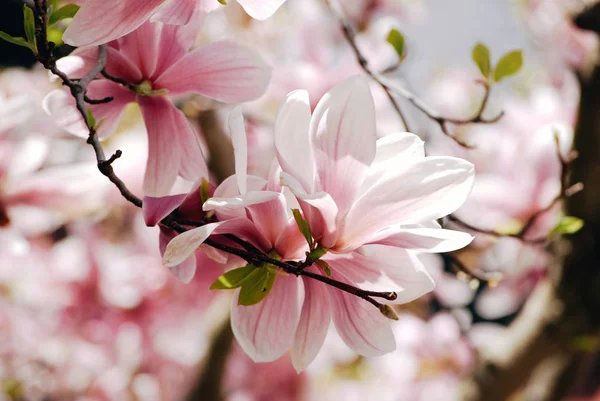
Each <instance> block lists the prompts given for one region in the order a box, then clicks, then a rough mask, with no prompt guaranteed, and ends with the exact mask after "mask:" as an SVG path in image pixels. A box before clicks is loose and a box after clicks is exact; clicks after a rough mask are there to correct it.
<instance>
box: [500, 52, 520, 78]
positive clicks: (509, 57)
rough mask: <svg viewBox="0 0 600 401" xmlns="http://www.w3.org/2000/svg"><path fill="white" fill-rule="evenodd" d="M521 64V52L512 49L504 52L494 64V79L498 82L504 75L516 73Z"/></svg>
mask: <svg viewBox="0 0 600 401" xmlns="http://www.w3.org/2000/svg"><path fill="white" fill-rule="evenodd" d="M522 66H523V52H522V51H521V50H513V51H511V52H508V53H506V54H505V55H504V56H502V58H501V59H500V60H498V64H496V68H495V69H494V81H496V82H500V81H501V80H503V79H504V78H506V77H509V76H511V75H514V74H516V73H517V72H519V70H520V69H521V67H522Z"/></svg>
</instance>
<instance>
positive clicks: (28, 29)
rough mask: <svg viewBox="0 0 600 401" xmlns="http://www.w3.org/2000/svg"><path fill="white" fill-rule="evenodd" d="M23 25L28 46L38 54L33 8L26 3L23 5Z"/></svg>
mask: <svg viewBox="0 0 600 401" xmlns="http://www.w3.org/2000/svg"><path fill="white" fill-rule="evenodd" d="M23 25H24V27H25V36H26V37H27V42H28V43H29V48H30V49H31V51H33V53H34V54H36V55H37V54H38V51H37V44H36V42H35V18H34V16H33V10H32V9H31V8H29V7H27V6H26V5H24V6H23Z"/></svg>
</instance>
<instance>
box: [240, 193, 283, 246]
mask: <svg viewBox="0 0 600 401" xmlns="http://www.w3.org/2000/svg"><path fill="white" fill-rule="evenodd" d="M246 210H247V211H248V215H249V216H250V218H251V219H252V221H253V222H254V224H255V225H256V228H257V229H258V230H259V231H260V232H261V233H263V235H264V236H265V237H267V239H268V240H269V242H270V243H271V244H275V242H276V241H277V238H278V237H279V235H281V232H282V231H284V230H285V228H286V227H287V225H288V222H289V221H290V219H289V216H288V214H287V204H286V201H285V197H284V196H283V194H281V193H279V194H277V197H275V198H273V199H270V200H268V201H266V202H258V203H254V204H252V205H249V206H247V208H246Z"/></svg>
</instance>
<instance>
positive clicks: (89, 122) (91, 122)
mask: <svg viewBox="0 0 600 401" xmlns="http://www.w3.org/2000/svg"><path fill="white" fill-rule="evenodd" d="M86 120H87V125H88V127H92V128H95V127H96V118H95V117H94V113H92V108H91V107H89V106H88V108H87V116H86Z"/></svg>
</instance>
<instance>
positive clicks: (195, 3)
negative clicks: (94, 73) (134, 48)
mask: <svg viewBox="0 0 600 401" xmlns="http://www.w3.org/2000/svg"><path fill="white" fill-rule="evenodd" d="M284 2H285V0H238V3H240V5H241V6H242V7H243V8H244V10H246V12H247V13H248V14H249V15H250V16H251V17H253V18H256V19H259V20H264V19H267V18H269V17H270V16H271V15H273V13H274V12H275V11H277V9H278V8H279V7H280V6H281V5H282V4H283V3H284ZM219 5H220V4H219V1H218V0H167V1H166V2H165V0H86V1H85V2H84V3H83V5H82V6H81V9H80V10H79V12H78V13H77V14H76V15H75V18H74V19H73V22H72V23H71V25H69V27H68V28H67V30H66V31H65V34H64V36H63V39H64V41H65V42H66V43H68V44H70V45H71V46H93V45H100V44H103V43H108V42H110V41H111V40H115V39H118V38H120V37H123V36H125V35H127V34H128V33H130V32H132V31H134V30H135V29H136V28H138V27H140V26H141V25H142V24H143V23H144V22H146V21H148V20H150V21H160V22H163V23H166V24H173V25H184V24H187V23H189V22H190V21H191V19H192V18H193V17H194V16H195V15H198V13H204V12H208V11H212V10H215V9H216V8H218V7H219Z"/></svg>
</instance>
